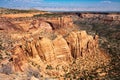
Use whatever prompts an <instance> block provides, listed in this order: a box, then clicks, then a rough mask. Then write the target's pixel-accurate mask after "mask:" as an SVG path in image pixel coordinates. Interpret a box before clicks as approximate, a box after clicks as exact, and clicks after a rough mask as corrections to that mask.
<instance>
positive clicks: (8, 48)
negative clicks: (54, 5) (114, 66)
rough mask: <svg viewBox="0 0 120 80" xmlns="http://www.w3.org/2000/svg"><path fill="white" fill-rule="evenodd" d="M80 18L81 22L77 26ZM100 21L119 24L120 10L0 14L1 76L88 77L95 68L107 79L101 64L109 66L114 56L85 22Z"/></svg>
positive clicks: (27, 78) (29, 78)
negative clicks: (109, 12) (25, 14)
mask: <svg viewBox="0 0 120 80" xmlns="http://www.w3.org/2000/svg"><path fill="white" fill-rule="evenodd" d="M51 14H52V16H51ZM46 15H47V16H46ZM79 22H80V23H81V24H80V25H79V26H78V23H79ZM98 22H99V23H100V24H102V23H104V24H109V23H110V25H111V26H112V25H119V24H120V14H100V13H99V14H97V13H96V14H94V13H79V14H78V13H74V14H73V13H47V14H46V13H45V14H43V13H42V14H39V15H38V14H37V15H36V14H35V15H34V14H33V16H30V17H21V16H19V17H14V18H11V17H9V16H1V17H0V36H1V39H0V41H1V43H0V58H1V59H0V79H2V80H6V78H5V77H9V79H7V80H14V79H19V80H42V79H43V80H44V79H56V80H64V79H65V78H66V79H85V78H84V77H85V76H89V74H90V73H91V72H92V71H94V70H95V72H98V73H97V75H99V76H100V78H96V79H104V76H106V75H107V74H108V72H107V71H103V72H101V71H102V70H101V69H103V68H100V67H106V66H107V67H108V65H109V64H110V62H111V56H110V55H109V52H108V51H107V50H106V49H104V47H101V44H100V39H101V36H100V37H99V35H97V34H96V33H95V32H92V33H90V32H89V30H88V29H91V27H89V25H88V27H87V30H86V29H84V28H86V26H85V27H84V26H83V25H82V24H83V23H90V24H93V23H98ZM82 26H83V27H82ZM92 28H93V27H92ZM98 33H99V31H98ZM116 34H119V32H117V33H116ZM117 38H118V37H117ZM107 70H108V68H107ZM99 72H100V73H99ZM21 76H22V77H21ZM87 79H91V77H88V78H87Z"/></svg>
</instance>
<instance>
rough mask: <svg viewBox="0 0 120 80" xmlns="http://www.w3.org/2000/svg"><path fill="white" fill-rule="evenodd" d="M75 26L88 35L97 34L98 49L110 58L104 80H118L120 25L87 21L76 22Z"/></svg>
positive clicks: (113, 22)
mask: <svg viewBox="0 0 120 80" xmlns="http://www.w3.org/2000/svg"><path fill="white" fill-rule="evenodd" d="M75 24H76V25H78V27H79V29H81V30H86V31H88V33H89V34H93V35H94V34H98V35H99V36H100V43H99V44H100V47H102V48H103V49H105V50H106V51H107V52H108V53H109V55H110V56H111V58H112V60H111V63H110V65H109V66H108V67H109V70H108V76H107V77H106V79H112V80H118V79H120V77H119V76H120V75H119V73H120V72H119V71H120V68H119V65H120V62H119V60H120V36H119V35H120V24H119V23H115V21H111V22H110V23H109V22H108V23H107V22H105V23H104V22H103V21H100V20H96V21H95V20H94V19H93V20H91V21H90V20H89V19H84V20H83V21H81V20H76V21H75Z"/></svg>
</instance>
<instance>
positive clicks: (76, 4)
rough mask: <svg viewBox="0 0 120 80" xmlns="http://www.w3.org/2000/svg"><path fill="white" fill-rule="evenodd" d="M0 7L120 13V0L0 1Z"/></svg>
mask: <svg viewBox="0 0 120 80" xmlns="http://www.w3.org/2000/svg"><path fill="white" fill-rule="evenodd" d="M0 7H7V8H18V9H31V8H35V9H40V10H49V11H120V0H0Z"/></svg>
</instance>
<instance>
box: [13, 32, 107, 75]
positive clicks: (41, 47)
mask: <svg viewBox="0 0 120 80" xmlns="http://www.w3.org/2000/svg"><path fill="white" fill-rule="evenodd" d="M13 53H14V54H13V57H12V59H13V64H14V68H15V71H24V69H26V68H27V67H28V64H29V61H31V62H33V64H34V63H35V65H34V66H38V65H39V66H41V69H42V71H41V74H42V75H43V76H46V75H47V76H48V75H49V76H56V75H58V76H60V75H64V74H65V71H64V68H65V69H67V70H68V71H69V70H70V68H71V66H70V64H71V63H72V61H74V60H75V62H77V63H78V64H77V65H81V67H83V68H80V70H91V69H93V68H94V66H96V67H98V66H100V65H102V64H105V65H106V64H107V63H108V62H109V58H108V56H107V55H106V54H105V53H104V51H102V50H101V49H100V48H99V47H98V36H97V35H95V36H94V37H93V36H91V35H88V34H87V33H86V31H74V32H71V33H70V34H69V35H68V36H66V37H63V36H62V35H58V36H57V37H56V38H55V39H54V40H51V39H49V38H46V37H39V39H36V40H35V39H33V40H31V41H27V42H26V43H23V44H21V45H18V46H16V47H15V48H14V49H13ZM36 60H37V61H36ZM86 60H90V61H86ZM81 61H83V62H81ZM79 62H80V63H79ZM84 62H85V63H84ZM86 62H87V63H86ZM89 62H90V63H89ZM97 63H99V64H97ZM90 64H91V65H90ZM26 65H27V66H26ZM86 65H87V66H86ZM57 68H58V69H57ZM50 70H51V71H50ZM59 72H61V73H59Z"/></svg>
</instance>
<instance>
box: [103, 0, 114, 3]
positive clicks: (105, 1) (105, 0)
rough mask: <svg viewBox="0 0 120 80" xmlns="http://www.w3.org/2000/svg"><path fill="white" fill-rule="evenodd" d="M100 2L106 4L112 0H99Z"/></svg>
mask: <svg viewBox="0 0 120 80" xmlns="http://www.w3.org/2000/svg"><path fill="white" fill-rule="evenodd" d="M101 3H108V4H110V3H112V1H109V0H104V1H101Z"/></svg>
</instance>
